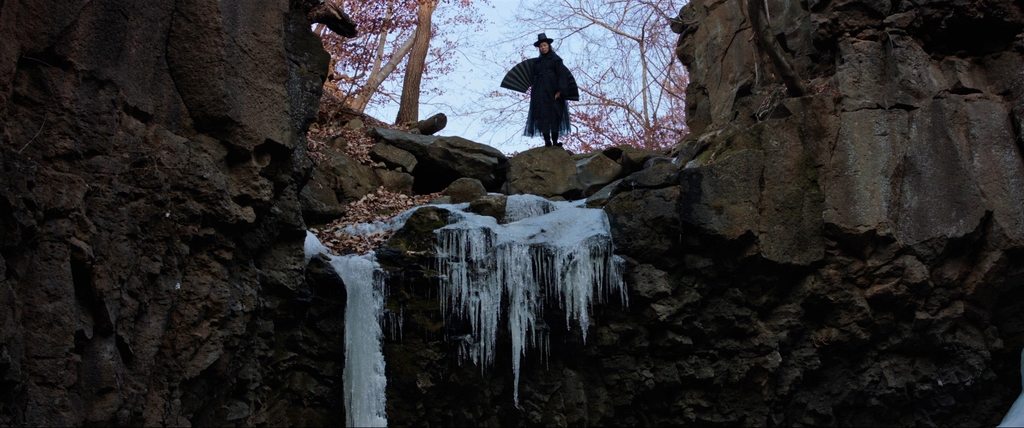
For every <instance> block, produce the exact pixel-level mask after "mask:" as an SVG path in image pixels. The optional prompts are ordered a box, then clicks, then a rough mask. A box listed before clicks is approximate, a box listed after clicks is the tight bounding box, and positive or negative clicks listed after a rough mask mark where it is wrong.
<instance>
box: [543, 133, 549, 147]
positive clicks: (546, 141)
mask: <svg viewBox="0 0 1024 428" xmlns="http://www.w3.org/2000/svg"><path fill="white" fill-rule="evenodd" d="M544 147H551V136H550V135H548V134H544Z"/></svg>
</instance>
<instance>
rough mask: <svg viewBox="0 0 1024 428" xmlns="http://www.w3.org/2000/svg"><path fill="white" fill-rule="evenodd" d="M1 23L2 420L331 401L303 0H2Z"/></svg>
mask: <svg viewBox="0 0 1024 428" xmlns="http://www.w3.org/2000/svg"><path fill="white" fill-rule="evenodd" d="M297 3H299V2H293V4H291V6H293V7H295V6H296V4H297ZM0 39H3V40H4V42H3V43H2V45H0V130H2V131H0V145H2V147H0V425H49V426H68V425H85V424H88V425H108V424H109V425H181V426H187V425H190V424H199V425H225V426H230V425H245V426H250V425H257V424H268V425H305V424H327V423H329V422H330V421H333V420H336V419H335V418H336V416H337V408H338V406H336V405H335V403H337V402H340V398H339V397H338V396H337V395H333V394H335V393H334V392H333V391H336V389H335V383H336V382H338V381H339V379H340V365H339V363H338V361H339V356H338V355H336V354H332V352H335V350H336V349H338V348H336V347H335V346H334V345H332V342H334V341H337V340H338V339H337V336H333V337H331V335H336V334H338V332H339V330H338V329H337V328H336V327H337V325H336V321H335V319H336V318H335V315H334V313H336V311H337V301H336V300H331V299H333V298H332V297H330V296H327V295H326V294H325V293H323V292H321V291H320V290H318V289H312V288H310V287H309V286H307V283H306V281H305V280H304V279H303V266H304V264H303V257H302V242H303V239H304V236H305V224H304V222H303V219H302V216H301V214H300V212H301V211H300V203H299V200H300V196H299V195H300V190H301V189H302V188H303V185H304V184H305V183H306V180H307V175H308V174H309V167H310V163H309V161H308V159H307V157H306V155H305V141H304V137H303V136H304V135H305V131H306V128H307V126H308V124H309V123H310V121H311V120H312V119H313V117H314V115H315V113H316V109H317V103H318V100H319V96H320V90H321V85H322V83H323V81H324V78H325V76H326V71H327V66H328V57H327V55H326V53H325V52H324V51H323V49H322V47H321V44H320V41H319V40H318V38H317V37H316V36H315V35H313V34H312V33H311V31H310V22H309V21H308V20H307V19H306V17H305V11H304V10H298V9H292V8H290V3H289V2H267V1H255V2H233V1H226V2H224V1H222V2H213V1H199V2H187V3H174V2H138V3H125V2H111V1H95V2H77V3H68V2H56V1H45V0H44V1H7V2H3V3H2V5H0ZM324 299H327V300H330V301H327V300H324ZM321 311H324V312H321ZM324 391H327V392H324Z"/></svg>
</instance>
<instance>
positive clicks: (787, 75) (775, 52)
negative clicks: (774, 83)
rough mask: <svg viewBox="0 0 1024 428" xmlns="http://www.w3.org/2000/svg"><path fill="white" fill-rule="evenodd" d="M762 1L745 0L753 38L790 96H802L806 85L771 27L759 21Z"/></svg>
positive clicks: (762, 6)
mask: <svg viewBox="0 0 1024 428" xmlns="http://www.w3.org/2000/svg"><path fill="white" fill-rule="evenodd" d="M763 8H764V3H763V2H762V1H761V0H747V15H748V16H747V17H748V19H750V25H751V28H752V29H753V31H754V39H755V40H757V44H758V45H759V46H761V49H763V50H764V51H765V52H766V53H767V54H768V58H769V59H770V60H771V62H772V66H774V67H775V71H776V72H777V73H779V77H782V82H783V83H785V84H786V90H787V92H789V95H790V96H791V97H802V96H804V95H807V93H808V90H807V85H806V84H805V83H804V81H803V79H801V78H800V75H799V74H797V72H796V70H795V69H794V67H793V63H792V60H791V59H790V58H789V56H787V55H786V53H785V52H782V47H781V46H779V43H778V41H776V40H775V38H774V37H772V35H771V29H770V28H769V27H768V26H767V25H766V24H765V23H764V22H763V21H761V17H762V14H763V13H764V10H763Z"/></svg>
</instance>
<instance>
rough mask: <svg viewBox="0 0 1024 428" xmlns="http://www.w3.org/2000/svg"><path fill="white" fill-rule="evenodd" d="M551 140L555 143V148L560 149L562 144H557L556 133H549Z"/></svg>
mask: <svg viewBox="0 0 1024 428" xmlns="http://www.w3.org/2000/svg"><path fill="white" fill-rule="evenodd" d="M551 140H552V141H553V142H554V143H555V146H556V147H562V143H559V142H558V133H557V132H552V133H551Z"/></svg>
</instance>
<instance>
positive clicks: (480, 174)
mask: <svg viewBox="0 0 1024 428" xmlns="http://www.w3.org/2000/svg"><path fill="white" fill-rule="evenodd" d="M370 135H371V136H372V137H373V138H374V139H376V140H377V141H378V143H377V144H378V145H380V146H384V145H387V146H391V147H390V148H385V147H377V148H375V149H374V151H375V152H376V153H378V155H377V156H380V157H381V158H382V159H383V158H385V155H384V153H391V154H392V155H389V156H387V159H388V160H386V161H385V162H393V163H394V164H396V165H398V166H402V167H406V168H412V170H410V172H411V173H412V175H413V177H415V179H416V180H415V182H414V184H413V187H414V189H415V190H416V191H417V192H420V193H433V192H438V191H441V190H444V188H445V187H448V185H449V184H451V183H452V182H453V181H455V180H457V179H459V178H462V177H468V178H474V179H477V180H480V182H481V183H483V185H484V187H486V188H487V189H488V190H491V191H496V190H498V189H500V188H501V186H502V184H503V183H504V182H505V170H506V168H507V167H508V158H506V157H505V155H504V154H503V153H501V152H500V151H498V150H497V149H495V148H493V147H491V146H487V145H484V144H479V143H475V142H473V141H469V140H467V139H465V138H461V137H434V136H427V135H419V134H410V133H407V132H402V131H395V130H391V129H386V128H372V129H371V130H370ZM402 151H404V152H406V153H409V154H411V155H412V156H413V157H415V160H416V162H414V163H413V162H411V161H409V160H406V161H404V162H403V161H400V159H402V158H407V157H405V156H404V155H402V154H401V152H402Z"/></svg>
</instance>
